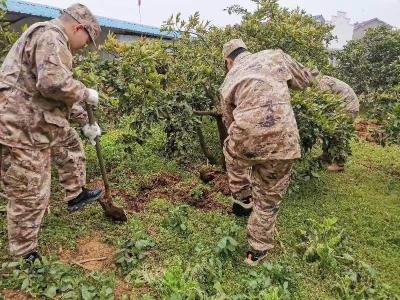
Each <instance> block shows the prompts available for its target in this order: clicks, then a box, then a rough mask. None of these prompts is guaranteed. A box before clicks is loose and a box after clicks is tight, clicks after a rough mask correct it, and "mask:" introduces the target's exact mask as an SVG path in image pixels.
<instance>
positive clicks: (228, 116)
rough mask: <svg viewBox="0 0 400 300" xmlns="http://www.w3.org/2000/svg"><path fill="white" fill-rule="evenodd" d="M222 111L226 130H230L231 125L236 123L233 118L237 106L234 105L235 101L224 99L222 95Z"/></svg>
mask: <svg viewBox="0 0 400 300" xmlns="http://www.w3.org/2000/svg"><path fill="white" fill-rule="evenodd" d="M220 99H221V109H222V120H223V122H224V125H225V127H226V129H229V127H230V126H231V124H232V123H233V121H234V118H233V110H234V109H235V105H234V104H233V99H232V98H231V97H225V98H224V97H223V96H222V95H221V97H220Z"/></svg>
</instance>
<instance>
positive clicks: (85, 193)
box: [0, 4, 102, 262]
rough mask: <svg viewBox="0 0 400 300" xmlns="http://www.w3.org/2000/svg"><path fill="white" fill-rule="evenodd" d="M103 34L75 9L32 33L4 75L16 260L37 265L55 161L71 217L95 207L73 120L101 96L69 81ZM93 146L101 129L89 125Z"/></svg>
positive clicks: (0, 73)
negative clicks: (81, 53)
mask: <svg viewBox="0 0 400 300" xmlns="http://www.w3.org/2000/svg"><path fill="white" fill-rule="evenodd" d="M99 33H100V26H99V24H98V22H97V20H96V18H95V17H94V16H93V14H92V13H91V12H90V11H89V9H88V8H87V7H85V6H83V5H81V4H75V5H72V6H71V7H69V8H68V9H66V10H65V11H64V13H63V14H62V15H61V17H60V18H59V19H54V20H51V21H48V22H42V23H37V24H34V25H32V26H31V27H30V28H29V29H28V30H27V31H25V32H24V33H23V34H22V36H21V37H20V38H19V40H18V41H17V42H16V43H15V44H14V46H13V47H12V49H11V50H10V52H9V53H8V55H7V57H6V58H5V60H4V63H3V65H2V67H1V69H0V144H1V145H2V152H3V153H2V158H3V161H2V165H1V184H2V188H3V191H4V194H5V196H6V197H7V200H8V206H7V223H8V240H9V248H10V253H11V255H14V256H23V257H24V258H25V259H26V260H27V261H28V262H32V261H33V260H35V259H36V258H38V257H40V256H39V254H38V253H37V240H38V234H39V230H40V227H41V223H42V219H43V216H44V213H45V210H46V208H47V206H48V202H49V197H50V174H51V173H50V163H51V156H52V155H53V156H54V160H55V161H56V162H58V165H59V167H61V174H60V179H61V183H62V184H63V186H64V187H65V188H66V200H67V201H68V209H69V210H70V211H74V210H76V209H78V208H80V207H83V206H84V205H86V204H88V203H91V202H93V201H96V200H98V199H99V198H100V197H101V193H102V191H101V190H88V189H85V188H84V185H85V181H86V178H85V157H84V154H83V153H84V152H83V147H82V143H81V141H80V139H79V136H78V134H77V132H76V131H75V130H74V129H73V128H72V127H71V126H70V124H69V121H68V119H69V117H70V114H71V112H72V111H73V107H74V105H76V104H77V103H81V104H82V103H85V102H86V103H87V104H89V105H94V106H95V105H97V104H98V93H97V92H96V91H95V90H92V89H88V88H86V87H85V86H84V85H83V84H82V83H81V82H80V81H77V80H75V79H73V77H72V72H71V69H72V53H73V52H74V51H76V50H79V49H81V48H83V47H84V46H85V45H86V44H88V43H90V42H93V43H94V41H95V39H96V38H97V37H98V35H99ZM83 131H84V134H85V135H86V136H87V137H88V138H89V139H90V140H91V141H93V140H94V138H95V137H96V136H98V135H99V134H100V130H99V128H98V125H97V124H95V125H93V126H91V125H86V126H85V127H84V128H83Z"/></svg>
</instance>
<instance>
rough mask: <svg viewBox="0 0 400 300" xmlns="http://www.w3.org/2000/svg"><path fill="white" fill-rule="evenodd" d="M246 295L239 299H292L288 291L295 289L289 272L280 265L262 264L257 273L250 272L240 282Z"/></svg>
mask: <svg viewBox="0 0 400 300" xmlns="http://www.w3.org/2000/svg"><path fill="white" fill-rule="evenodd" d="M242 284H243V287H244V288H245V290H246V294H243V295H237V296H236V297H238V298H239V299H271V300H272V299H280V300H285V299H292V298H291V292H290V290H292V291H293V290H294V289H295V278H294V276H293V273H292V272H291V270H290V269H289V268H288V267H287V266H284V265H281V264H270V263H267V264H264V265H262V266H261V268H260V270H258V271H251V272H250V274H249V275H248V277H247V278H246V279H245V280H243V282H242Z"/></svg>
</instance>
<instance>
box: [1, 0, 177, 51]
mask: <svg viewBox="0 0 400 300" xmlns="http://www.w3.org/2000/svg"><path fill="white" fill-rule="evenodd" d="M61 11H62V9H61V8H57V7H53V6H48V5H42V4H37V3H30V2H26V1H18V0H8V1H7V13H6V19H7V20H9V21H10V22H11V24H12V25H11V26H12V28H13V29H14V30H16V31H21V30H22V28H23V27H24V26H26V25H28V26H29V25H32V24H33V23H36V22H41V21H47V20H50V19H54V18H57V17H58V16H59V15H60V14H61ZM98 21H99V23H100V26H101V28H102V33H101V35H100V37H99V42H98V44H102V43H103V42H104V41H105V39H106V38H107V35H108V34H109V33H113V34H115V35H116V37H117V38H118V40H120V41H121V42H131V41H134V40H136V39H139V38H140V37H149V38H158V39H159V38H161V39H167V40H172V39H174V38H175V37H176V36H175V35H174V34H173V33H166V32H162V31H161V30H160V29H159V28H157V27H153V26H146V25H140V24H136V23H131V22H127V21H121V20H116V19H110V18H105V17H98Z"/></svg>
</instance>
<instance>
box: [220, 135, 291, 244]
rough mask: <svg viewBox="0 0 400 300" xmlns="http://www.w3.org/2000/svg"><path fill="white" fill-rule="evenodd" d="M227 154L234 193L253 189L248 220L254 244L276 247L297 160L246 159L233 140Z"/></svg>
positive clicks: (247, 191)
mask: <svg viewBox="0 0 400 300" xmlns="http://www.w3.org/2000/svg"><path fill="white" fill-rule="evenodd" d="M224 154H225V160H226V168H227V172H228V178H229V186H230V189H231V192H232V194H233V195H236V196H237V195H240V196H244V197H245V196H246V195H247V194H249V191H251V195H252V202H253V211H252V213H251V215H250V218H249V220H248V224H247V240H248V242H249V244H250V246H251V247H252V248H253V249H254V250H257V251H264V250H269V249H272V248H273V247H274V232H275V223H276V218H277V215H278V211H279V207H280V204H281V201H282V198H283V196H284V194H285V193H286V191H287V189H288V186H289V183H290V176H291V171H292V166H293V163H294V160H262V161H252V160H246V159H243V158H240V157H238V156H237V155H236V154H235V153H233V152H232V151H231V149H230V148H229V142H227V143H225V148H224Z"/></svg>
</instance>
